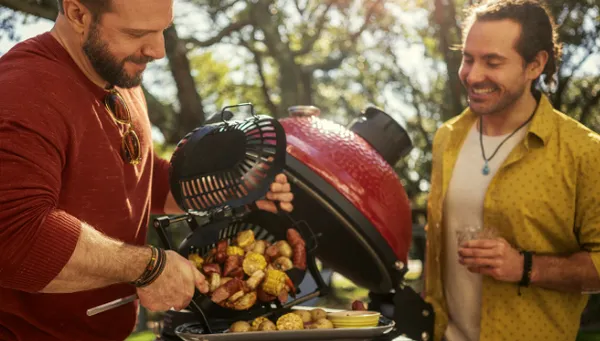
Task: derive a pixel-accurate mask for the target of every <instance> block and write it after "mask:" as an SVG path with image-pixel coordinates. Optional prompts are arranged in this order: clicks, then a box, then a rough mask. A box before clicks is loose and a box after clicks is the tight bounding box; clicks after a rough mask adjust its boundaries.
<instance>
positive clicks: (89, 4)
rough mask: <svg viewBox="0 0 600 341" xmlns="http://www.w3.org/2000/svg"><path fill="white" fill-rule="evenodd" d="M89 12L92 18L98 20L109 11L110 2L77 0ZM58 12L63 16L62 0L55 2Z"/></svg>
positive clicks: (105, 0)
mask: <svg viewBox="0 0 600 341" xmlns="http://www.w3.org/2000/svg"><path fill="white" fill-rule="evenodd" d="M79 2H81V3H82V4H83V5H84V6H85V7H86V8H87V9H88V10H89V11H90V12H92V15H93V16H94V18H98V17H99V16H100V15H101V14H102V13H105V12H108V11H109V10H110V3H111V0H79ZM57 3H58V12H59V13H62V14H64V13H65V10H64V8H63V0H57Z"/></svg>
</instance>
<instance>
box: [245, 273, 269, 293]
mask: <svg viewBox="0 0 600 341" xmlns="http://www.w3.org/2000/svg"><path fill="white" fill-rule="evenodd" d="M263 278H265V272H264V271H262V270H258V271H256V272H254V273H253V274H252V276H250V278H248V280H247V281H246V284H248V287H249V288H250V289H251V290H254V289H256V288H257V287H258V285H259V284H260V282H261V281H262V280H263Z"/></svg>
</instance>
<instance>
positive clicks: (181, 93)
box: [164, 25, 205, 143]
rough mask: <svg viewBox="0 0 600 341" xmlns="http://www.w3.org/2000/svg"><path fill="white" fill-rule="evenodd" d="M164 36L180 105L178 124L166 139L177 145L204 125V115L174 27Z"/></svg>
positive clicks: (182, 45) (184, 52)
mask: <svg viewBox="0 0 600 341" xmlns="http://www.w3.org/2000/svg"><path fill="white" fill-rule="evenodd" d="M164 35H165V48H166V53H167V58H168V59H169V66H170V68H171V73H172V74H173V79H174V80H175V84H176V86H177V98H178V99H179V105H180V109H179V120H178V123H179V124H178V125H177V126H176V127H175V130H174V132H173V133H174V134H173V135H172V136H169V137H168V138H167V142H169V143H177V142H178V141H179V140H180V139H181V138H182V137H183V136H184V135H185V134H187V133H189V132H190V131H192V130H193V129H194V128H196V127H198V126H200V125H202V123H204V118H205V114H204V108H203V106H202V99H201V98H200V94H199V93H198V91H197V90H196V83H195V82H194V77H193V76H192V71H191V68H190V61H189V59H188V57H187V52H188V50H187V48H186V47H185V43H184V42H183V40H181V39H179V37H178V36H177V31H176V29H175V25H172V26H171V27H170V28H168V29H167V30H166V31H165V34H164Z"/></svg>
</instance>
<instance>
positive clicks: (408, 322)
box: [369, 286, 435, 341]
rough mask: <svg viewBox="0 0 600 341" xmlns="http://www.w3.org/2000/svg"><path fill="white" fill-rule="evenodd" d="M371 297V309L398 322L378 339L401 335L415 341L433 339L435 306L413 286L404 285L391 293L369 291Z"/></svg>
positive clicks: (383, 339) (391, 338)
mask: <svg viewBox="0 0 600 341" xmlns="http://www.w3.org/2000/svg"><path fill="white" fill-rule="evenodd" d="M369 298H370V299H371V302H370V303H369V310H375V311H379V312H381V314H382V315H384V316H385V317H387V318H390V319H392V320H394V321H395V322H396V327H395V328H394V330H392V331H391V332H390V333H388V334H387V335H385V336H384V337H382V338H380V339H377V340H378V341H387V340H393V339H394V338H396V337H398V336H401V335H403V336H405V337H407V338H409V339H412V340H415V341H431V340H433V330H434V321H435V313H434V312H433V307H432V306H431V304H429V303H427V302H425V301H424V300H423V298H421V296H420V295H419V294H417V293H416V292H415V291H414V290H413V289H412V288H411V287H409V286H403V287H401V288H398V289H397V290H396V292H395V293H389V294H376V293H369Z"/></svg>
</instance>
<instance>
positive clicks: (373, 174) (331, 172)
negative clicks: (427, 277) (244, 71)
mask: <svg viewBox="0 0 600 341" xmlns="http://www.w3.org/2000/svg"><path fill="white" fill-rule="evenodd" d="M384 114H385V113H384ZM280 122H281V124H282V126H283V127H284V129H285V132H286V139H287V143H288V147H287V152H288V155H287V157H286V159H287V160H286V172H287V173H288V176H289V177H290V178H291V182H292V183H293V191H294V195H295V198H294V207H295V209H294V212H293V213H292V214H293V215H294V217H297V219H304V220H306V221H307V223H308V224H309V225H310V226H311V229H313V231H315V233H316V234H317V235H319V236H320V237H319V247H318V248H317V250H315V252H316V255H317V257H318V258H319V259H320V260H321V261H323V263H324V264H325V265H328V266H331V267H332V268H333V269H335V270H336V271H337V272H339V273H341V274H342V275H344V276H346V277H348V278H349V279H351V280H352V281H354V282H355V283H357V284H358V285H360V286H363V287H366V288H369V289H370V290H372V291H374V292H388V291H389V290H391V289H392V287H393V286H394V284H396V283H397V282H398V281H399V280H401V277H402V276H403V274H404V272H405V270H406V269H405V267H404V266H403V264H406V262H407V258H408V250H409V247H410V243H411V237H412V221H411V209H410V201H409V199H408V196H407V195H406V192H405V190H404V187H403V186H402V184H401V182H400V179H399V178H398V176H397V175H396V173H395V171H394V169H393V168H392V166H391V165H390V164H389V163H388V162H386V160H385V159H384V158H383V157H382V155H381V154H379V153H378V151H377V150H376V149H375V148H373V146H372V145H371V144H370V143H369V142H367V141H366V140H365V139H364V138H362V137H361V136H359V135H358V134H356V133H354V132H353V131H351V130H349V129H347V128H345V127H343V126H341V125H339V124H336V123H333V122H331V121H328V120H324V119H321V118H318V117H315V116H308V117H307V116H304V117H289V118H285V119H281V120H280ZM362 124H363V125H365V127H366V126H367V125H369V119H368V118H367V119H366V120H364V121H363V122H362ZM365 127H363V130H364V131H366V129H364V128H365ZM405 141H406V140H405ZM408 141H410V139H408ZM406 148H408V147H407V146H406V145H404V146H402V148H401V149H400V150H403V149H406ZM399 265H400V266H399ZM398 268H403V271H404V272H402V271H401V272H399V271H398Z"/></svg>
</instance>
